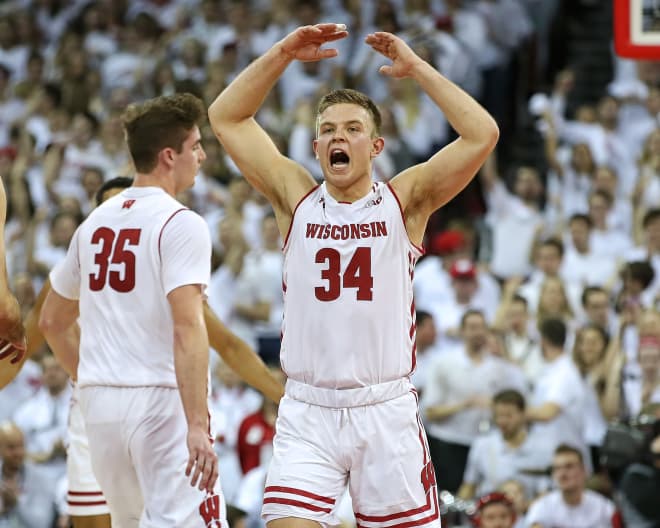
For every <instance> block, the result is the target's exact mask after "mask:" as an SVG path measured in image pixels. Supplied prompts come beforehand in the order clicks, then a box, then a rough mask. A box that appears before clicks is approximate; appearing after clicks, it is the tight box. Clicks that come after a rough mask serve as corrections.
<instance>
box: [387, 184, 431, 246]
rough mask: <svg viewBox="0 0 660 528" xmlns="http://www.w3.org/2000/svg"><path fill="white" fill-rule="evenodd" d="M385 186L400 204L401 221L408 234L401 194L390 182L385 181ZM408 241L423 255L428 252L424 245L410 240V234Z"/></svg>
mask: <svg viewBox="0 0 660 528" xmlns="http://www.w3.org/2000/svg"><path fill="white" fill-rule="evenodd" d="M385 186H386V187H387V188H388V189H389V190H390V192H391V193H392V196H394V199H395V200H396V203H397V205H398V206H399V212H400V213H401V222H402V223H403V228H404V229H405V230H406V235H408V229H407V228H406V217H405V215H404V214H403V207H402V206H401V201H400V200H399V196H398V195H397V194H396V191H395V190H394V189H393V188H392V185H390V182H387V183H385ZM408 241H409V242H410V245H412V247H414V248H415V249H416V250H417V251H419V252H420V253H421V255H424V254H425V253H426V249H424V246H418V245H417V244H415V243H414V242H413V241H412V240H410V237H409V236H408Z"/></svg>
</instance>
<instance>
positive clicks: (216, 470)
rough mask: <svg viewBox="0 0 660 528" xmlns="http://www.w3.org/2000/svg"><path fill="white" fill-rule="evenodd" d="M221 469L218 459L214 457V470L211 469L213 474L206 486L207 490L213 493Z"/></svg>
mask: <svg viewBox="0 0 660 528" xmlns="http://www.w3.org/2000/svg"><path fill="white" fill-rule="evenodd" d="M219 472H220V469H219V468H218V459H217V457H214V459H213V470H212V471H211V476H210V477H209V482H208V484H207V486H206V491H208V492H209V493H213V490H214V489H215V483H216V482H217V481H218V476H219Z"/></svg>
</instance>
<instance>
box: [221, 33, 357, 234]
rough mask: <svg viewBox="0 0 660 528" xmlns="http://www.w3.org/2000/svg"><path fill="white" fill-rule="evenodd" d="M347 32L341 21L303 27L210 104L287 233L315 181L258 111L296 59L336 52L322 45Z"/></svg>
mask: <svg viewBox="0 0 660 528" xmlns="http://www.w3.org/2000/svg"><path fill="white" fill-rule="evenodd" d="M347 35H348V32H347V31H346V28H345V26H343V25H338V24H316V25H314V26H303V27H299V28H298V29H296V30H295V31H293V32H292V33H290V34H289V35H287V36H286V37H284V38H283V39H282V40H281V41H279V42H277V43H276V44H275V45H274V46H273V47H272V48H271V49H270V50H268V51H267V52H266V53H265V54H264V55H262V56H261V57H260V58H258V59H257V60H255V61H254V62H253V63H252V64H250V66H248V67H247V68H246V69H245V70H244V71H243V72H242V73H241V74H240V75H239V76H238V77H236V79H234V81H232V82H231V83H230V84H229V86H227V88H225V89H224V90H223V92H222V93H221V94H220V95H219V96H218V97H217V99H216V100H215V101H214V102H213V104H211V106H210V107H209V120H210V122H211V126H212V127H213V131H214V132H215V134H216V136H217V137H218V139H219V141H220V142H221V143H222V145H223V146H224V148H225V150H226V151H227V153H228V154H229V155H230V156H231V157H232V159H233V160H234V162H235V163H236V164H237V166H238V167H239V169H240V170H241V172H242V173H243V175H244V176H245V178H246V179H247V180H248V181H249V182H250V184H251V185H252V186H253V187H255V188H256V189H257V190H259V191H260V192H262V193H263V194H264V195H265V196H266V197H267V198H268V200H269V201H270V202H271V204H272V205H273V208H274V209H275V214H276V216H277V219H278V225H279V228H280V231H281V232H282V233H286V232H287V231H288V228H289V224H290V221H291V215H292V213H293V210H294V208H295V206H296V205H297V204H298V202H299V200H300V199H301V198H302V197H303V196H304V195H305V194H307V192H308V191H309V190H310V189H312V188H313V187H314V185H315V182H314V180H313V178H312V176H311V175H310V174H309V172H308V171H307V170H306V169H304V168H303V167H302V166H300V165H299V164H298V163H295V162H294V161H292V160H290V159H288V158H286V157H285V156H284V155H282V154H281V153H280V152H279V151H278V150H277V148H276V147H275V144H274V143H273V142H272V140H271V139H270V138H269V137H268V134H267V133H266V132H265V131H264V130H263V129H262V128H261V126H260V125H259V124H258V123H257V122H256V120H255V115H256V113H257V111H258V110H259V107H260V106H261V105H262V103H263V101H264V99H265V98H266V95H267V94H268V92H270V90H271V89H272V88H273V86H274V85H275V83H276V82H277V80H278V79H279V78H280V76H281V75H282V73H283V72H284V70H285V69H286V68H287V66H289V64H291V62H292V61H294V60H300V61H318V60H322V59H327V58H330V57H335V56H336V55H337V50H336V49H322V48H321V47H322V46H323V45H324V44H326V43H328V42H332V41H335V40H338V39H341V38H344V37H346V36H347Z"/></svg>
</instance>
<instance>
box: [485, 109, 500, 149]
mask: <svg viewBox="0 0 660 528" xmlns="http://www.w3.org/2000/svg"><path fill="white" fill-rule="evenodd" d="M481 133H482V141H483V143H484V145H485V147H486V149H487V150H488V152H490V151H492V150H493V149H494V148H495V145H497V142H498V141H499V139H500V127H499V126H497V122H496V121H495V119H493V118H492V117H490V116H488V119H487V120H486V122H485V123H484V126H483V127H482V128H481Z"/></svg>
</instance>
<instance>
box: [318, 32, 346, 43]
mask: <svg viewBox="0 0 660 528" xmlns="http://www.w3.org/2000/svg"><path fill="white" fill-rule="evenodd" d="M347 36H348V31H340V32H339V33H332V34H331V35H325V36H324V37H323V40H324V41H325V42H332V41H333V40H340V39H343V38H344V37H347Z"/></svg>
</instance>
